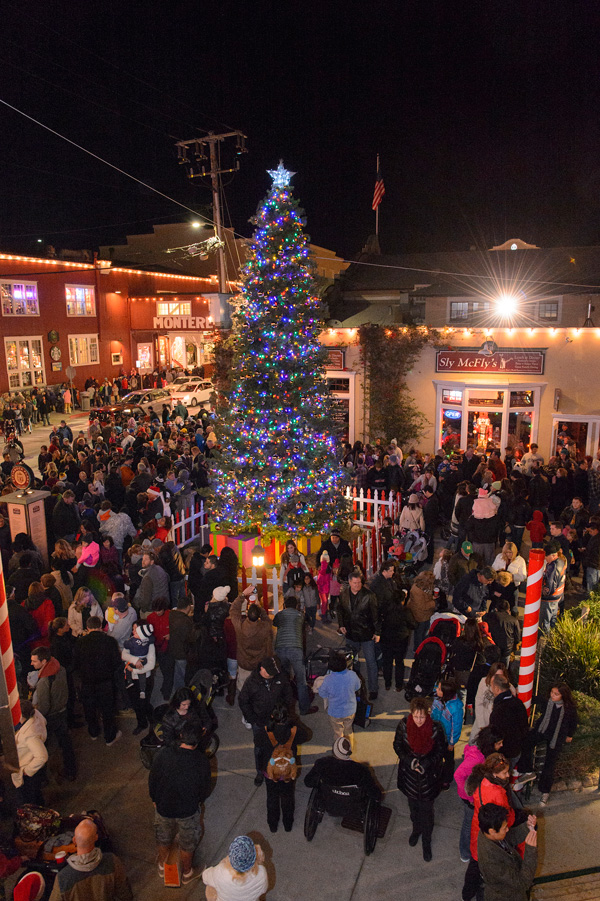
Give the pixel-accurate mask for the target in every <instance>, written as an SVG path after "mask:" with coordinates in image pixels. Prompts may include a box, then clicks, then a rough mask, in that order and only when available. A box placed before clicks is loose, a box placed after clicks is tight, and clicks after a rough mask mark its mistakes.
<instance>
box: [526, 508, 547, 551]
mask: <svg viewBox="0 0 600 901" xmlns="http://www.w3.org/2000/svg"><path fill="white" fill-rule="evenodd" d="M527 531H528V532H529V536H530V538H531V540H532V541H535V542H536V543H539V542H540V541H543V540H544V538H545V536H546V526H545V525H544V514H543V513H542V511H541V510H534V511H533V516H532V517H531V521H530V522H528V523H527Z"/></svg>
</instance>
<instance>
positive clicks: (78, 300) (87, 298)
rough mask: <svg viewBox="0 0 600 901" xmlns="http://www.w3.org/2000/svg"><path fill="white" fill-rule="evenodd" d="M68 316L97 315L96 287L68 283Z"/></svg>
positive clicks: (66, 288)
mask: <svg viewBox="0 0 600 901" xmlns="http://www.w3.org/2000/svg"><path fill="white" fill-rule="evenodd" d="M65 292H66V295H67V316H95V315H96V297H95V294H94V288H93V287H90V286H87V285H67V286H66V287H65Z"/></svg>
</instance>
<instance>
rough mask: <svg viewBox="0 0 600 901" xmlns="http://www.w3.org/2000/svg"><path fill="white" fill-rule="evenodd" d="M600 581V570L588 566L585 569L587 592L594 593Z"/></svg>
mask: <svg viewBox="0 0 600 901" xmlns="http://www.w3.org/2000/svg"><path fill="white" fill-rule="evenodd" d="M599 581H600V569H596V567H595V566H586V568H585V590H586V591H594V590H595V589H596V587H597V585H598V582H599Z"/></svg>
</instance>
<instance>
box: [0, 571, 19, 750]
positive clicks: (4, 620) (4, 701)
mask: <svg viewBox="0 0 600 901" xmlns="http://www.w3.org/2000/svg"><path fill="white" fill-rule="evenodd" d="M0 652H1V654H2V675H0V735H1V736H2V746H3V748H4V756H5V757H6V760H7V761H8V763H10V764H13V765H14V766H17V765H18V763H19V755H18V753H17V746H16V743H15V731H14V727H15V726H16V725H17V723H18V722H19V720H20V719H21V703H20V701H19V690H18V687H17V674H16V672H15V661H14V657H13V646H12V638H11V635H10V623H9V621H8V603H7V600H6V587H5V585H4V573H3V572H2V556H1V555H0Z"/></svg>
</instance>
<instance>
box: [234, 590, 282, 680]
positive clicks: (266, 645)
mask: <svg viewBox="0 0 600 901" xmlns="http://www.w3.org/2000/svg"><path fill="white" fill-rule="evenodd" d="M244 601H245V598H244V596H243V595H240V596H239V597H237V598H236V599H235V601H234V602H233V604H232V605H231V607H230V610H229V616H230V617H231V622H232V623H233V628H234V629H235V637H236V640H237V662H238V664H239V665H240V666H241V668H242V669H245V670H253V669H255V668H256V667H257V666H258V664H259V663H260V662H261V660H264V658H265V657H270V656H271V655H272V653H273V626H272V625H271V621H270V619H269V615H268V613H267V611H266V610H265V609H264V607H259V610H260V618H259V619H257V620H256V622H255V623H252V622H250V620H249V619H246V618H245V617H243V616H242V604H243V602H244Z"/></svg>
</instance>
